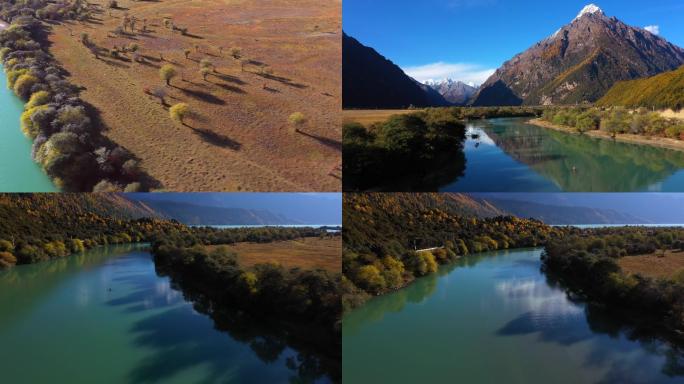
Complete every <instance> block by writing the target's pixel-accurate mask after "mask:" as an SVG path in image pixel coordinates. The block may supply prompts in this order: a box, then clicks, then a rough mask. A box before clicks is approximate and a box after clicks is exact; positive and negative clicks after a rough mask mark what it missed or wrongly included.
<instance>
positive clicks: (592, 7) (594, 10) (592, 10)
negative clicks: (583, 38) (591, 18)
mask: <svg viewBox="0 0 684 384" xmlns="http://www.w3.org/2000/svg"><path fill="white" fill-rule="evenodd" d="M588 14H601V15H602V14H603V10H601V8H599V7H598V5H596V4H593V3H592V4H589V5H587V6H585V7H584V8H582V10H581V11H580V13H578V14H577V17H575V20H577V19H579V18H580V17H582V16H584V15H588Z"/></svg>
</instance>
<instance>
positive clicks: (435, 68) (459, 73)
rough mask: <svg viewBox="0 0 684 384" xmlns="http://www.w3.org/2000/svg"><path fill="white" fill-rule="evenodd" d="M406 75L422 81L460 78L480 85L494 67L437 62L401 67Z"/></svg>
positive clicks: (492, 71) (491, 72) (465, 81)
mask: <svg viewBox="0 0 684 384" xmlns="http://www.w3.org/2000/svg"><path fill="white" fill-rule="evenodd" d="M402 69H403V70H404V72H406V74H407V75H409V76H411V77H413V78H414V79H416V80H418V81H420V82H421V83H424V82H426V81H428V80H433V81H439V80H444V79H452V80H460V81H462V82H464V83H474V84H477V85H480V84H482V83H484V82H485V80H487V78H489V76H491V75H492V74H493V73H494V71H495V69H491V68H485V67H483V66H481V65H478V64H468V63H445V62H442V61H440V62H437V63H432V64H426V65H419V66H414V67H405V68H402Z"/></svg>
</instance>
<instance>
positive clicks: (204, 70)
mask: <svg viewBox="0 0 684 384" xmlns="http://www.w3.org/2000/svg"><path fill="white" fill-rule="evenodd" d="M210 73H211V69H209V68H206V67H203V68H200V74H201V75H202V78H203V79H204V81H207V76H209V74H210Z"/></svg>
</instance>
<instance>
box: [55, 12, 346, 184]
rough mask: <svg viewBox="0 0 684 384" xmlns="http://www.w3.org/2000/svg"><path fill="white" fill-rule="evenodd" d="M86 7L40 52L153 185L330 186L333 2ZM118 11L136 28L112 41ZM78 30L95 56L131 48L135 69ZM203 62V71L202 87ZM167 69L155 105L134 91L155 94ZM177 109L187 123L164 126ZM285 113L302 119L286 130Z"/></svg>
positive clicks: (336, 167) (335, 153) (334, 120)
mask: <svg viewBox="0 0 684 384" xmlns="http://www.w3.org/2000/svg"><path fill="white" fill-rule="evenodd" d="M91 4H94V5H93V6H94V7H97V11H96V17H94V18H92V19H91V20H90V21H88V22H84V23H75V22H74V23H66V24H62V25H55V26H54V28H53V33H51V34H50V36H49V40H50V43H51V48H50V51H51V53H52V54H53V55H54V56H55V58H56V59H57V60H58V61H59V62H60V63H61V64H62V65H63V66H64V68H65V69H66V70H67V71H68V72H69V73H70V78H69V81H70V82H72V83H73V84H75V85H77V86H79V87H82V89H83V91H82V94H81V96H82V98H83V99H84V100H85V101H86V102H88V103H90V104H92V105H93V106H94V107H95V108H96V110H97V112H98V114H99V118H100V119H101V121H102V123H103V126H104V127H105V129H106V131H105V135H106V136H108V137H109V138H111V139H112V140H113V141H115V142H116V143H118V144H120V145H122V146H123V147H125V148H127V149H129V150H130V151H131V152H132V153H133V154H134V155H135V156H137V157H138V158H140V160H141V163H142V167H143V168H144V170H145V171H147V172H148V173H149V174H150V175H151V176H152V177H154V178H155V179H157V180H158V181H159V182H160V183H161V187H160V188H161V189H165V190H174V191H235V190H245V191H282V190H288V191H338V190H341V143H340V138H341V124H340V123H341V121H340V104H341V81H340V76H339V73H340V72H341V71H340V69H341V68H340V67H341V62H340V60H339V57H340V55H341V45H340V39H341V22H340V15H341V1H340V0H160V1H132V0H119V1H118V5H119V8H117V9H109V8H107V1H106V0H94V1H91ZM125 15H128V16H129V17H135V18H136V19H137V20H138V21H137V24H136V30H135V31H134V32H130V30H129V33H125V34H118V33H115V30H116V29H117V27H119V26H121V24H122V21H123V19H124V17H125ZM145 19H146V20H147V22H146V23H147V28H146V29H147V32H143V31H141V29H142V24H143V21H142V20H145ZM165 19H168V20H171V21H172V22H173V24H174V25H175V26H178V27H181V28H187V29H188V31H187V34H182V33H180V32H178V31H175V32H174V31H173V30H172V29H171V28H168V27H167V26H165V24H166V23H165V21H164V20H165ZM82 33H87V34H88V36H89V40H91V41H92V42H94V43H95V44H96V45H97V46H98V47H100V48H101V49H103V50H104V49H107V50H111V49H113V48H114V47H115V46H116V47H119V48H120V47H123V46H128V45H130V44H137V45H138V47H139V48H138V53H137V54H139V55H140V56H141V57H143V58H144V62H142V63H140V62H136V61H135V60H133V58H134V57H133V54H132V53H123V54H122V55H121V57H120V58H113V57H111V56H110V55H108V54H105V53H103V54H101V55H100V57H99V58H96V57H95V56H94V55H93V54H92V53H91V52H90V50H89V49H87V48H86V47H85V46H84V44H82V43H81V41H80V40H81V34H82ZM221 47H223V50H221V49H220V48H221ZM233 48H239V49H240V51H241V57H240V59H236V58H234V57H233V56H232V55H231V54H230V52H231V49H233ZM186 49H190V50H191V52H190V54H189V56H188V58H187V59H186V57H185V53H184V51H185V50H186ZM203 59H206V60H209V61H210V62H211V64H212V65H213V67H214V68H213V71H212V72H211V73H210V74H209V75H208V76H207V79H206V81H205V80H204V79H203V76H202V74H201V73H200V71H199V70H200V61H201V60H203ZM243 61H244V62H243ZM167 64H171V65H173V66H174V67H175V68H176V70H177V72H178V76H177V77H176V78H175V79H173V80H172V82H171V86H165V87H164V88H165V89H166V91H167V92H168V96H167V97H166V105H163V104H162V103H161V102H160V100H159V99H158V98H155V97H153V96H151V95H149V94H148V93H147V92H146V90H152V89H154V88H155V87H159V86H163V84H164V83H163V82H162V80H161V79H160V75H159V70H160V68H161V67H162V66H164V65H167ZM243 64H244V68H243ZM177 103H187V104H188V105H189V106H190V108H191V109H192V110H193V111H195V112H196V115H195V116H191V117H189V118H188V119H187V120H186V121H185V124H180V123H176V122H174V121H172V120H171V119H170V117H169V111H168V109H169V106H170V105H173V104H177ZM295 112H301V113H303V114H304V116H305V117H306V122H305V123H304V124H303V125H302V126H301V127H300V131H301V132H298V133H296V132H293V129H291V127H290V126H289V123H288V117H289V116H290V115H291V114H293V113H295Z"/></svg>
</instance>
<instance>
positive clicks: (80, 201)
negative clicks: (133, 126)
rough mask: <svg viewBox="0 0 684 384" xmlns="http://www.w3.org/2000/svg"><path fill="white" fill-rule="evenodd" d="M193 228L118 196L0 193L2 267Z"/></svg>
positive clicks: (138, 240) (145, 239)
mask: <svg viewBox="0 0 684 384" xmlns="http://www.w3.org/2000/svg"><path fill="white" fill-rule="evenodd" d="M190 231H191V229H190V228H188V227H186V226H185V225H182V224H180V223H178V222H175V221H168V220H160V219H157V218H155V217H154V214H153V213H151V212H149V211H146V210H144V209H143V208H142V207H141V206H137V205H135V204H134V203H132V202H130V201H129V200H126V199H125V198H123V197H120V196H117V195H105V194H103V195H89V194H78V193H74V194H71V193H63V194H0V268H3V267H11V266H13V265H15V264H30V263H36V262H40V261H45V260H50V259H53V258H58V257H64V256H67V255H70V254H72V253H77V252H81V251H83V250H85V249H89V248H93V247H96V246H100V245H106V244H119V243H131V242H142V241H149V240H150V239H151V238H152V237H153V236H156V235H160V234H168V233H176V234H186V233H190Z"/></svg>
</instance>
